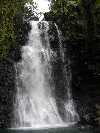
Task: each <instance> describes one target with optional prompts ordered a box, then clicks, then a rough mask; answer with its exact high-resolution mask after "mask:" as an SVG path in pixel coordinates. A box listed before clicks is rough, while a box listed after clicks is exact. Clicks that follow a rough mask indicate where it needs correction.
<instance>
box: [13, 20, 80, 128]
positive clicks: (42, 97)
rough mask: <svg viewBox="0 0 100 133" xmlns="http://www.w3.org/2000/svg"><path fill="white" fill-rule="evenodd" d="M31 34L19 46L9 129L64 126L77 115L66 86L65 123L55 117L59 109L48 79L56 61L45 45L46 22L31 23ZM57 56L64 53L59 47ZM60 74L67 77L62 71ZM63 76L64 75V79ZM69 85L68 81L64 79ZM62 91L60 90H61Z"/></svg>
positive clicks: (52, 84) (51, 79)
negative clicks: (11, 120) (20, 58)
mask: <svg viewBox="0 0 100 133" xmlns="http://www.w3.org/2000/svg"><path fill="white" fill-rule="evenodd" d="M30 24H31V27H32V29H31V31H30V33H29V40H28V42H27V44H26V45H25V46H23V47H22V60H21V61H20V62H18V63H17V64H16V65H15V67H16V89H17V91H16V99H15V102H14V119H13V122H12V123H13V124H12V126H13V127H16V128H19V127H33V128H34V127H36V126H37V127H39V126H43V127H45V126H54V125H60V126H61V125H66V126H67V125H68V123H70V122H76V121H77V120H78V115H77V113H76V111H75V109H74V104H73V100H72V97H71V95H70V93H71V92H70V91H69V90H70V87H68V86H66V87H68V94H66V95H70V97H68V99H66V102H64V105H63V106H64V108H65V110H66V119H67V120H66V122H65V121H63V119H62V117H61V115H60V114H59V111H58V110H59V109H58V108H59V107H58V106H57V100H56V98H55V95H56V94H55V95H54V90H55V89H56V88H55V83H54V81H53V78H52V73H53V66H52V63H51V62H53V61H54V60H55V58H57V55H56V52H55V51H53V50H52V49H51V47H50V43H49V35H48V30H49V23H48V22H46V21H41V22H37V21H31V22H30ZM56 30H57V32H58V38H59V44H60V45H61V40H60V32H59V30H58V28H57V26H56ZM59 49H60V51H61V52H60V53H61V56H63V59H62V60H63V61H64V54H63V52H64V51H63V49H62V50H61V46H60V47H59ZM63 73H64V74H65V75H67V73H66V70H65V69H64V70H63ZM65 77H67V76H65ZM66 81H69V82H70V79H66ZM62 89H63V88H62Z"/></svg>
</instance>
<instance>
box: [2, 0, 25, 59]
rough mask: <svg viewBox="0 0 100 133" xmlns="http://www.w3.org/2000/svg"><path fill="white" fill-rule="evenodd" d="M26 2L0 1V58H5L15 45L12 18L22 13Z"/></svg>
mask: <svg viewBox="0 0 100 133" xmlns="http://www.w3.org/2000/svg"><path fill="white" fill-rule="evenodd" d="M26 2H27V0H0V58H2V57H5V56H6V55H7V54H8V52H9V49H10V47H11V46H12V45H14V44H15V38H16V35H15V33H14V22H13V18H14V17H15V15H16V14H17V13H18V12H20V13H21V12H22V13H23V12H24V5H25V3H26Z"/></svg>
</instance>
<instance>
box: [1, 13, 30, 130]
mask: <svg viewBox="0 0 100 133" xmlns="http://www.w3.org/2000/svg"><path fill="white" fill-rule="evenodd" d="M14 26H15V34H16V40H15V42H16V43H15V44H13V45H12V47H11V48H10V50H9V54H8V55H7V57H6V58H5V59H2V60H0V128H6V127H11V120H12V119H13V115H14V114H13V106H14V100H15V94H16V82H15V77H16V71H15V66H14V65H15V63H17V62H18V61H19V60H20V59H21V47H22V46H23V45H25V43H26V42H27V40H28V31H29V30H30V29H31V26H30V25H29V23H28V22H25V21H23V19H22V16H19V15H17V16H16V17H15V18H14Z"/></svg>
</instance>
